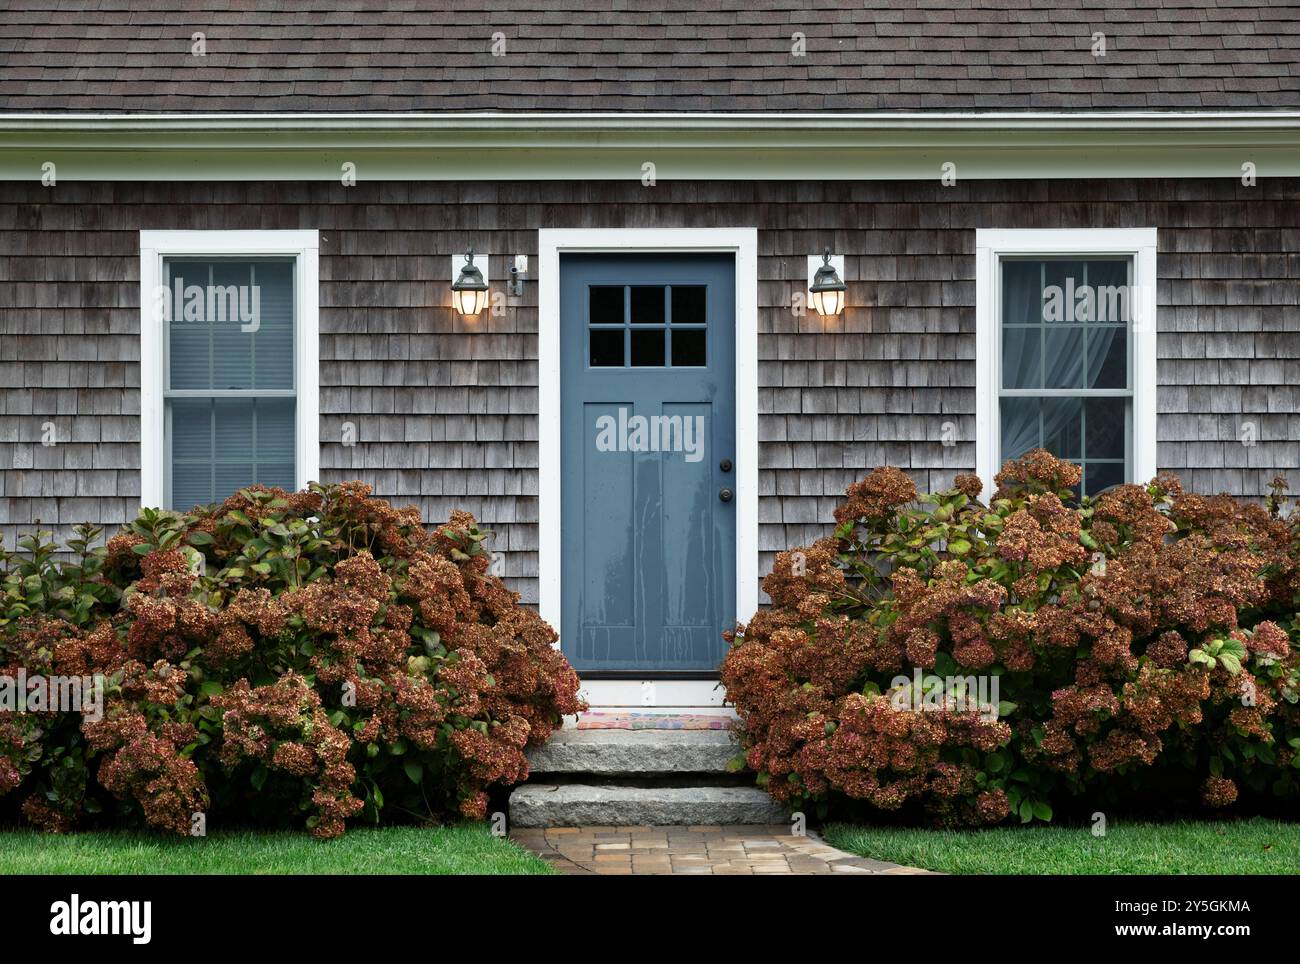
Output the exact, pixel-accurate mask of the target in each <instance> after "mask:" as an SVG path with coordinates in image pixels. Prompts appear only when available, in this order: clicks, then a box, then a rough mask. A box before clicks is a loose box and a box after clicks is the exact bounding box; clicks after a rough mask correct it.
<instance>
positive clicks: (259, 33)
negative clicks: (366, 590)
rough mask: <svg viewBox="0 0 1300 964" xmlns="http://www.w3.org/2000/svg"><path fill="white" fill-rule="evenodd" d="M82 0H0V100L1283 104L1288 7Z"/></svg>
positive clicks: (756, 107)
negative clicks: (197, 43)
mask: <svg viewBox="0 0 1300 964" xmlns="http://www.w3.org/2000/svg"><path fill="white" fill-rule="evenodd" d="M80 6H81V5H79V4H73V3H69V2H68V0H0V111H31V112H60V111H94V112H141V113H144V112H185V111H225V112H235V111H238V112H255V111H295V112H297V111H422V112H446V111H927V110H942V111H997V110H1043V111H1048V110H1050V111H1088V110H1206V109H1213V110H1274V109H1286V108H1293V109H1294V108H1300V3H1288V2H1267V0H1264V2H1244V0H866V2H865V3H862V2H859V3H852V4H851V3H847V2H836V0H455V2H450V0H285V2H251V3H250V2H244V0H99V2H98V3H97V4H96V8H95V9H79V7H80ZM196 32H201V33H203V34H204V35H205V38H206V45H207V53H206V56H202V57H199V56H194V55H193V54H192V53H191V52H190V51H191V43H192V41H191V37H192V35H193V34H195V33H196ZM796 33H802V34H803V35H804V36H805V38H806V54H805V55H803V56H798V55H796V54H795V53H793V52H792V50H793V47H794V45H795V36H794V35H795V34H796ZM1094 33H1103V34H1105V38H1106V55H1105V56H1104V57H1097V56H1094V55H1093V51H1092V48H1093V43H1094V40H1093V35H1094ZM494 34H499V35H501V36H502V37H503V38H504V50H503V51H502V50H501V44H500V43H498V44H497V48H498V51H499V52H500V55H499V56H494V55H493V44H494ZM498 39H499V38H498Z"/></svg>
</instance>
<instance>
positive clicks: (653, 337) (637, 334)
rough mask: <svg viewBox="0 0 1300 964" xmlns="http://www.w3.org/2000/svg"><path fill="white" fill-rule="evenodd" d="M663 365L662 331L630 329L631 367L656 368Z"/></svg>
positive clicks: (656, 329) (657, 329) (659, 329)
mask: <svg viewBox="0 0 1300 964" xmlns="http://www.w3.org/2000/svg"><path fill="white" fill-rule="evenodd" d="M663 363H664V329H662V328H633V329H632V365H633V366H634V367H638V368H657V367H659V366H661V365H663Z"/></svg>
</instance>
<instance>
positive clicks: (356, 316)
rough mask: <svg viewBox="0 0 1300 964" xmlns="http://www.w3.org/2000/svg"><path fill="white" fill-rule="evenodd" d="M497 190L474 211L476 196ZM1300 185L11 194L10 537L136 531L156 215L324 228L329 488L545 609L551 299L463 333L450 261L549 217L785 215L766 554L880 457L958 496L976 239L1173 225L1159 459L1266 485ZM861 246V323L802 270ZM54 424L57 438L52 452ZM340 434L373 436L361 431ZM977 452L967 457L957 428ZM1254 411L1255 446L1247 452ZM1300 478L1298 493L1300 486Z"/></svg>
mask: <svg viewBox="0 0 1300 964" xmlns="http://www.w3.org/2000/svg"><path fill="white" fill-rule="evenodd" d="M468 200H472V201H473V203H467V201H468ZM1297 224H1300V180H1277V179H1262V180H1261V181H1260V183H1259V186H1258V187H1255V188H1245V187H1242V186H1241V185H1240V184H1239V183H1238V182H1236V181H1233V180H1231V179H1227V178H1225V179H1222V180H1215V181H1212V182H1211V181H1194V180H1183V181H1095V182H1060V181H1046V180H1044V181H1011V182H987V181H985V182H980V181H964V182H961V183H960V184H959V185H958V186H956V187H953V188H943V187H941V186H940V185H938V184H935V183H933V182H925V183H921V182H887V183H886V182H858V183H830V184H796V183H784V182H782V183H754V182H734V183H731V182H709V183H680V182H661V183H660V184H659V186H657V187H653V188H643V187H641V186H639V185H637V184H620V183H611V182H602V183H581V184H580V183H564V182H544V183H499V184H493V183H478V184H474V185H465V184H457V183H437V182H422V183H409V184H407V183H389V184H374V183H370V184H368V183H364V182H363V183H361V184H359V185H357V186H356V187H354V188H350V189H347V188H343V187H342V186H340V185H337V184H302V183H264V184H253V183H228V184H215V185H205V184H193V183H170V184H163V183H119V184H88V183H76V182H66V183H60V184H59V186H58V187H57V188H53V189H44V188H42V187H40V186H39V184H34V183H26V184H15V183H7V184H3V185H0V232H2V233H3V236H4V237H5V239H6V246H5V248H6V250H5V251H4V252H3V254H2V255H0V416H2V417H0V486H2V489H0V530H3V532H4V534H5V537H6V542H7V544H9V545H11V546H12V545H13V536H14V534H15V531H16V530H22V529H27V528H29V527H30V525H31V523H32V522H33V520H35V519H38V518H39V519H41V520H42V521H43V522H45V523H57V524H58V526H59V527H60V528H61V529H64V530H66V527H67V526H69V525H70V524H72V523H74V522H77V521H82V520H92V521H98V522H101V523H106V524H109V525H110V526H111V525H113V524H116V523H120V522H122V521H123V520H124V519H125V518H127V516H128V514H129V513H131V512H133V511H134V505H135V498H134V497H135V496H137V494H138V493H139V471H138V470H139V449H138V444H137V443H138V438H139V418H138V416H139V403H140V395H139V384H140V373H139V365H138V358H139V308H138V306H139V278H138V271H139V260H138V259H139V238H138V232H139V230H140V229H141V228H155V229H157V228H199V229H214V228H245V229H248V228H317V229H319V230H320V232H321V258H320V276H321V286H320V305H321V386H322V387H321V412H322V418H321V421H322V424H321V439H322V455H321V467H322V475H323V476H324V477H325V478H326V479H327V480H342V479H349V478H362V479H365V480H366V481H368V482H370V483H372V484H373V485H374V486H375V489H376V491H377V493H378V494H380V495H383V496H386V497H389V498H392V499H395V500H396V501H397V502H399V503H403V504H404V503H415V504H417V505H418V506H419V507H420V509H421V511H422V512H423V514H424V516H425V518H427V519H429V520H442V519H444V518H445V517H446V516H447V514H448V513H449V512H450V511H451V510H452V509H453V508H456V507H462V508H466V509H469V510H471V511H473V512H474V513H475V514H476V515H478V516H479V518H480V519H482V520H483V521H484V522H485V523H486V524H487V525H488V526H489V527H490V528H492V529H494V530H496V532H497V533H498V536H497V548H500V549H503V550H505V551H506V552H507V553H508V555H507V557H506V558H507V561H506V565H507V572H508V574H509V575H510V576H511V577H512V581H513V583H514V585H515V587H516V588H518V589H520V590H521V591H522V592H523V593H524V596H525V598H526V599H528V600H530V601H535V599H536V579H535V576H536V567H537V560H536V546H537V530H536V521H537V498H536V496H537V469H536V466H537V462H538V459H537V442H536V438H537V420H536V417H535V412H536V406H537V391H536V386H537V379H538V373H537V361H536V359H537V334H536V328H537V307H536V304H537V290H536V284H535V282H534V280H533V279H530V281H529V283H528V285H527V290H526V293H525V296H524V298H523V299H522V301H521V302H520V303H519V305H518V306H512V307H510V308H508V309H507V310H506V311H505V313H504V314H503V315H502V316H500V317H495V318H488V317H487V316H485V317H484V319H483V320H481V321H480V322H478V323H467V322H464V321H462V320H461V319H460V318H459V317H458V316H456V315H454V314H453V312H452V311H451V309H450V307H449V292H448V285H449V281H450V278H449V271H450V256H451V255H452V254H454V253H456V252H460V251H463V250H464V249H465V248H466V247H467V246H469V245H471V244H472V245H473V246H475V247H476V248H478V249H479V250H487V251H491V252H493V255H494V256H493V260H492V265H491V274H492V277H494V278H502V277H504V276H505V268H506V264H505V257H506V256H507V255H513V254H516V253H519V254H529V255H531V256H532V257H533V259H534V260H533V264H534V265H535V264H536V263H537V262H536V260H535V259H536V254H537V235H536V229H538V228H540V227H608V226H629V227H635V226H638V225H640V226H647V227H648V226H661V227H670V226H681V227H706V226H737V225H740V226H744V225H757V226H758V228H759V256H760V257H759V292H758V303H759V306H760V318H759V326H758V327H759V331H760V336H759V359H760V362H759V385H760V390H759V407H760V419H759V432H760V439H761V448H760V461H761V471H760V475H759V484H760V489H761V499H760V504H759V512H760V524H761V533H760V543H761V548H762V550H763V551H764V559H763V565H764V568H766V567H767V566H768V565H769V564H770V554H771V551H773V550H775V549H778V548H782V547H786V546H789V545H793V544H798V543H802V542H805V541H807V540H809V539H811V538H814V537H815V536H817V535H820V534H821V533H822V532H824V531H825V523H826V522H827V521H828V520H829V519H830V518H831V511H832V508H833V506H834V504H835V502H836V497H837V495H838V494H839V493H841V492H842V491H843V489H844V487H845V486H846V485H847V484H848V483H849V482H850V481H851V480H853V479H855V478H857V477H859V476H861V475H862V474H863V471H864V470H866V469H868V468H871V467H873V466H876V465H880V464H883V463H891V464H894V465H900V466H903V467H907V468H910V469H911V470H913V474H914V475H915V476H916V477H917V480H918V482H919V483H920V484H922V485H925V486H942V485H945V484H947V483H948V481H949V480H950V479H951V478H952V476H953V475H954V474H955V473H956V472H958V471H970V470H971V469H972V468H973V466H974V460H975V455H974V444H973V439H974V435H975V424H974V415H973V413H974V409H975V392H974V382H975V366H974V361H973V359H974V354H975V337H974V330H973V329H974V320H975V313H974V309H973V303H974V297H975V285H974V271H975V264H974V244H975V232H974V229H975V228H977V227H1044V228H1046V227H1103V226H1104V227H1118V226H1142V227H1145V226H1156V227H1158V228H1159V229H1160V234H1159V263H1158V268H1159V276H1160V281H1159V294H1158V298H1159V305H1160V310H1159V319H1158V325H1159V332H1160V334H1159V382H1160V389H1159V403H1160V417H1159V438H1160V449H1159V465H1160V468H1161V469H1162V470H1168V471H1174V472H1178V473H1180V474H1181V475H1182V476H1183V478H1184V480H1185V482H1187V483H1188V484H1189V485H1190V486H1191V487H1192V488H1195V489H1197V490H1201V491H1219V490H1226V491H1228V492H1231V493H1234V494H1238V495H1248V496H1258V495H1260V494H1262V493H1263V492H1264V491H1265V487H1266V485H1267V482H1268V480H1269V479H1270V478H1271V477H1272V476H1273V475H1274V474H1277V473H1279V472H1282V473H1285V472H1286V471H1287V470H1289V469H1293V468H1294V467H1295V466H1296V465H1297V464H1300V416H1297V415H1296V413H1297V412H1300V387H1297V386H1300V325H1297V322H1296V316H1295V307H1294V306H1295V305H1296V304H1297V303H1298V302H1300V231H1297V230H1296V225H1297ZM826 245H830V246H832V247H833V248H834V249H835V250H836V251H837V252H844V253H845V254H846V260H847V264H846V272H845V273H846V275H847V277H846V280H847V281H848V282H849V286H850V292H849V304H850V305H851V306H853V307H850V308H848V309H847V310H846V312H845V314H844V316H843V317H842V318H840V319H839V320H836V321H833V322H830V323H826V324H824V323H823V322H822V321H821V320H820V319H818V318H817V317H816V316H806V317H803V318H796V317H794V316H793V315H792V314H791V313H790V312H789V310H787V308H786V307H785V306H788V304H789V303H790V297H791V294H792V292H793V291H795V290H796V289H799V290H801V289H802V288H803V286H804V284H805V278H806V276H805V272H806V257H807V255H808V254H810V253H814V252H817V251H820V250H821V249H822V248H823V247H824V246H826ZM46 421H52V422H54V423H55V425H56V427H57V433H58V438H59V439H60V443H59V444H58V445H56V446H54V447H52V448H50V447H43V446H42V445H40V444H39V440H40V436H41V430H42V423H44V422H46ZM344 421H353V422H355V423H356V425H357V428H358V432H359V442H358V444H357V445H356V447H355V448H352V449H345V448H343V447H342V446H341V445H340V444H339V438H340V433H341V428H342V423H343V422H344ZM946 421H953V422H955V423H956V424H957V426H958V431H959V434H960V439H961V440H962V441H960V442H959V444H957V445H956V446H954V447H944V446H943V445H941V444H940V442H939V439H940V436H941V432H942V426H943V423H944V422H946ZM1245 421H1253V422H1255V423H1256V430H1257V431H1258V434H1259V443H1258V444H1257V445H1256V446H1254V447H1246V446H1243V445H1242V444H1240V443H1239V442H1238V438H1239V435H1240V432H1241V426H1242V423H1243V422H1245ZM1295 481H1300V480H1295Z"/></svg>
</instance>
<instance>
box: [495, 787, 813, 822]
mask: <svg viewBox="0 0 1300 964" xmlns="http://www.w3.org/2000/svg"><path fill="white" fill-rule="evenodd" d="M786 820H787V811H786V809H785V808H784V807H783V806H781V805H780V804H778V803H777V802H776V801H775V800H773V799H772V798H771V797H770V796H768V795H767V794H766V793H765V792H763V791H762V790H760V789H759V788H757V787H717V786H707V787H703V786H702V787H654V786H651V787H628V786H618V785H590V784H581V783H579V784H543V783H527V784H523V785H521V786H519V787H516V788H515V790H514V791H513V792H512V793H511V794H510V825H511V826H515V827H581V826H590V825H595V826H646V825H650V826H697V825H714V824H765V825H772V824H781V823H785V822H786Z"/></svg>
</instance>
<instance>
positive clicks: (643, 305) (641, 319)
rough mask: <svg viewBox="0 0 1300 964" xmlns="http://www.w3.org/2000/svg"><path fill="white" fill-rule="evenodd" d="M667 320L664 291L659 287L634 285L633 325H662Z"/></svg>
mask: <svg viewBox="0 0 1300 964" xmlns="http://www.w3.org/2000/svg"><path fill="white" fill-rule="evenodd" d="M666 320H667V317H666V315H665V313H664V289H663V288H662V287H660V286H659V285H655V286H653V287H650V286H647V285H634V286H633V287H632V324H634V325H662V324H663V323H664V322H665V321H666Z"/></svg>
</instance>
